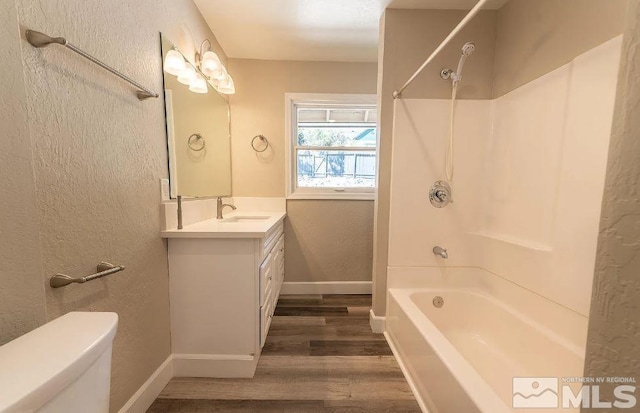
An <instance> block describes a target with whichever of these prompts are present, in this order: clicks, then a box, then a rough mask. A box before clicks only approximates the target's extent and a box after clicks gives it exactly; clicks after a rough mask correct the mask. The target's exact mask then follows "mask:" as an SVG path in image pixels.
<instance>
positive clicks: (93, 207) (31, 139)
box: [0, 0, 224, 411]
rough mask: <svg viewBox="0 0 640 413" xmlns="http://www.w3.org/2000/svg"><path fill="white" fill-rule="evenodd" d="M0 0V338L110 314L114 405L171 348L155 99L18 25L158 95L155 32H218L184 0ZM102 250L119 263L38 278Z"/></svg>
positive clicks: (187, 42)
mask: <svg viewBox="0 0 640 413" xmlns="http://www.w3.org/2000/svg"><path fill="white" fill-rule="evenodd" d="M1 4H2V6H1V7H2V10H1V11H2V13H0V19H2V21H1V23H2V24H0V27H1V28H0V30H2V31H3V33H4V32H5V31H6V35H5V37H4V39H5V44H4V47H3V48H2V51H0V53H1V54H2V61H3V62H4V63H3V65H2V66H1V69H0V70H1V71H2V72H1V75H0V82H1V83H2V84H1V85H0V86H1V87H2V88H1V89H0V90H1V91H2V92H1V93H2V99H0V102H2V104H1V105H0V120H1V121H2V125H3V132H4V131H5V129H4V128H5V125H9V127H8V129H6V130H7V131H8V134H7V135H6V136H3V137H2V140H1V142H2V143H1V144H0V145H1V146H0V160H1V161H0V168H1V169H0V172H1V173H2V179H1V180H0V182H2V184H1V185H2V190H3V197H2V200H1V201H0V203H1V206H0V227H1V228H2V237H1V238H0V251H2V252H1V253H0V254H2V263H3V270H2V272H1V273H0V285H2V286H3V287H2V289H0V312H1V314H2V315H1V316H0V336H1V339H0V341H6V340H7V339H10V338H12V337H14V336H16V335H18V334H20V333H24V332H26V331H28V330H30V329H32V328H33V327H35V326H36V325H38V324H41V323H42V322H44V321H46V320H47V319H53V318H56V317H58V316H60V315H62V314H64V313H66V312H68V311H72V310H81V311H114V312H117V313H118V314H119V317H120V325H119V328H118V334H117V336H116V339H115V342H114V352H113V370H112V371H113V376H112V392H111V410H112V411H117V410H118V409H119V408H120V407H121V406H122V405H123V404H124V403H125V401H126V400H127V399H128V398H129V397H130V396H131V395H132V394H133V393H134V392H135V391H136V390H137V389H138V388H139V387H140V386H141V385H142V384H143V383H144V381H145V380H147V379H148V378H149V376H150V375H151V373H153V371H154V370H155V369H156V368H157V367H158V366H159V365H160V364H161V363H162V362H163V361H164V360H165V359H166V358H167V356H168V355H169V353H170V340H169V294H168V275H167V253H166V245H165V243H164V242H163V240H162V239H161V238H160V236H159V229H160V211H159V200H160V195H159V185H158V181H159V179H160V178H164V177H166V176H167V151H166V138H165V126H164V108H163V99H162V98H160V99H150V100H147V101H144V102H140V101H138V100H137V98H136V97H135V94H134V91H133V90H132V88H131V87H130V86H128V85H127V84H125V83H124V82H122V81H121V80H120V79H118V78H116V77H114V76H113V75H110V74H108V73H105V71H104V70H101V69H100V68H98V67H96V66H95V65H92V64H91V63H89V62H87V61H86V60H83V59H81V58H80V57H78V56H77V55H75V54H73V53H70V52H69V51H67V50H64V49H63V48H61V47H59V46H50V47H48V48H46V49H41V50H36V49H34V48H32V47H31V46H29V45H28V44H27V43H26V42H25V41H23V40H19V39H18V36H17V31H18V22H19V23H20V24H21V25H23V26H24V27H29V28H33V29H37V30H41V31H44V32H46V33H50V34H52V35H64V36H65V37H67V38H68V39H69V40H70V41H71V42H73V43H74V44H75V45H77V46H79V47H81V48H83V49H85V50H87V51H88V52H90V53H93V54H94V55H96V56H97V57H99V58H101V59H104V60H105V61H106V62H107V63H109V64H110V65H112V66H114V67H116V68H118V69H120V70H122V71H123V72H124V73H126V74H128V75H130V76H131V77H132V78H134V79H135V80H137V81H139V82H140V83H142V84H143V85H145V86H148V87H149V88H151V89H152V90H155V91H157V92H159V93H160V92H161V90H162V71H161V57H160V37H159V34H158V33H159V32H160V31H163V32H165V33H167V35H168V36H169V37H170V38H171V39H172V40H173V41H174V42H176V43H177V45H178V46H179V47H180V48H181V49H182V50H183V51H184V52H185V53H190V52H191V53H192V51H193V50H194V48H195V45H199V44H200V41H201V40H202V39H203V38H204V37H209V38H211V39H212V40H214V39H213V34H212V33H211V31H210V30H209V29H208V27H207V26H206V24H205V22H204V20H203V19H202V17H201V16H200V14H199V13H198V11H197V9H196V8H195V6H194V5H193V3H192V2H191V1H190V0H180V1H175V0H164V1H160V2H158V1H151V0H142V1H138V2H135V3H131V2H125V1H110V2H103V1H96V0H89V1H87V0H82V1H80V0H68V1H64V2H51V1H46V0H40V1H16V2H15V3H14V2H13V1H8V0H2V3H1ZM105 16H108V18H104V17H105ZM114 22H117V24H114ZM20 48H22V55H20V53H19V50H20ZM218 51H219V49H218ZM223 59H224V56H223ZM23 76H24V84H23V83H22V78H23ZM27 115H28V122H27V120H26V116H27ZM5 121H7V123H5ZM5 254H6V255H8V257H5ZM101 260H107V261H110V262H113V263H114V264H123V265H126V266H127V270H126V271H125V272H122V273H119V274H117V275H113V276H110V277H108V278H104V279H101V280H99V281H93V282H91V283H88V284H84V285H72V286H69V287H66V288H63V289H59V290H52V289H50V288H49V287H48V286H46V287H45V285H46V282H47V280H48V278H49V276H50V275H51V274H52V273H56V272H64V273H68V274H72V275H81V274H89V273H91V272H94V271H95V266H96V264H97V263H98V262H99V261H101ZM5 270H8V271H5ZM6 286H8V288H7V287H6ZM7 304H9V306H7ZM45 309H46V317H45Z"/></svg>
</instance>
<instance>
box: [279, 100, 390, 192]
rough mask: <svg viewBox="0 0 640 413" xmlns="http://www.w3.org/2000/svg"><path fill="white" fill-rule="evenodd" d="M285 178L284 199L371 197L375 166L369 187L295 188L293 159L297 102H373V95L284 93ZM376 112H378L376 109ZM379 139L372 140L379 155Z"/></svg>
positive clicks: (295, 169) (374, 189)
mask: <svg viewBox="0 0 640 413" xmlns="http://www.w3.org/2000/svg"><path fill="white" fill-rule="evenodd" d="M284 100H285V158H286V168H285V173H286V176H285V182H286V194H287V199H345V200H346V199H349V200H364V201H368V200H373V199H375V192H376V187H377V185H378V170H377V168H376V178H375V182H376V183H375V186H374V187H373V188H346V189H340V188H298V187H297V162H295V161H294V159H293V156H294V155H295V149H294V148H295V144H296V142H297V136H294V131H297V127H298V125H297V114H296V110H295V108H296V105H298V104H318V105H323V104H325V105H326V104H333V105H358V104H360V105H376V104H377V99H376V95H373V94H330V93H285V95H284ZM378 116H380V114H379V113H378ZM376 128H378V125H376ZM378 145H379V142H377V144H376V157H377V156H379V152H380V151H379V148H378Z"/></svg>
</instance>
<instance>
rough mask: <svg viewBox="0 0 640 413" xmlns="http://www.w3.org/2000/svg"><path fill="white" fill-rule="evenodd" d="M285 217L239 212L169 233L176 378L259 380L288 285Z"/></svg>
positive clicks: (277, 213)
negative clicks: (259, 365)
mask: <svg viewBox="0 0 640 413" xmlns="http://www.w3.org/2000/svg"><path fill="white" fill-rule="evenodd" d="M169 214H170V213H169ZM284 218H285V212H284V208H282V210H281V211H267V212H264V211H262V212H246V209H243V208H238V211H235V212H234V213H230V214H227V215H225V218H224V219H221V220H218V219H215V218H209V219H204V220H201V221H197V222H194V223H190V224H187V225H185V226H184V228H183V229H181V230H178V229H166V230H164V231H162V236H163V237H165V238H167V239H168V250H169V291H170V306H171V345H172V353H173V369H174V376H176V377H253V374H254V372H255V368H256V365H257V363H258V358H259V356H260V353H261V350H262V347H263V346H264V343H265V339H266V337H267V333H268V331H269V327H270V325H271V320H272V318H273V313H274V311H275V307H276V303H277V301H278V296H279V294H280V290H281V288H282V283H283V280H284V231H283V221H284Z"/></svg>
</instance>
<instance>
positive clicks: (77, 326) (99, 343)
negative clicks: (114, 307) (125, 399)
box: [0, 312, 118, 413]
mask: <svg viewBox="0 0 640 413" xmlns="http://www.w3.org/2000/svg"><path fill="white" fill-rule="evenodd" d="M117 328H118V315H117V314H115V313H80V312H73V313H68V314H65V315H64V316H62V317H60V318H57V319H55V320H53V321H51V322H49V323H47V324H45V325H43V326H42V327H39V328H37V329H35V330H33V331H31V332H29V333H27V334H25V335H23V336H21V337H18V338H17V339H15V340H13V341H11V342H9V343H7V344H5V345H4V346H2V347H0V413H31V412H38V413H108V412H109V381H110V378H111V347H112V343H113V337H114V336H115V334H116V330H117Z"/></svg>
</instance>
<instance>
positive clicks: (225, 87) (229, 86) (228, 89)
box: [218, 73, 236, 95]
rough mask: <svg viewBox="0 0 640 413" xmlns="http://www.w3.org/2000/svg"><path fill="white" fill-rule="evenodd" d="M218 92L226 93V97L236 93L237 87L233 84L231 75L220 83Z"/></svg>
mask: <svg viewBox="0 0 640 413" xmlns="http://www.w3.org/2000/svg"><path fill="white" fill-rule="evenodd" d="M218 92H220V93H224V94H225V95H233V94H234V93H236V87H235V85H234V84H233V78H232V77H231V75H230V74H228V73H227V75H226V76H225V78H224V79H223V80H222V81H221V82H220V84H219V85H218Z"/></svg>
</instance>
